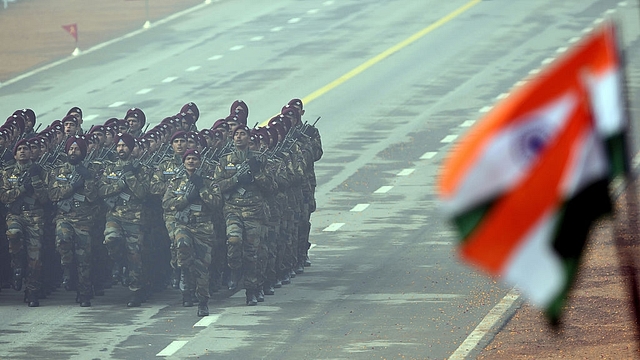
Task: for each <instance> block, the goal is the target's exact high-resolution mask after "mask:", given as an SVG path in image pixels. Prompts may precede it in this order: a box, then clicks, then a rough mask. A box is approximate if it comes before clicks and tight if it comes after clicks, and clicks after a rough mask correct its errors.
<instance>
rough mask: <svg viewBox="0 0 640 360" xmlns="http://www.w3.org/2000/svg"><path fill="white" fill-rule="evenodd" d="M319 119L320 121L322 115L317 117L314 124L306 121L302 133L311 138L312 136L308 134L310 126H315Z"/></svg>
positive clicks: (301, 129)
mask: <svg viewBox="0 0 640 360" xmlns="http://www.w3.org/2000/svg"><path fill="white" fill-rule="evenodd" d="M318 121H320V116H318V118H317V119H316V121H314V122H313V124H312V125H309V122H308V121H305V122H304V124H303V125H302V128H300V133H301V134H302V135H304V136H306V137H308V138H311V136H309V135H307V131H308V130H309V127H314V128H315V127H316V124H317V123H318Z"/></svg>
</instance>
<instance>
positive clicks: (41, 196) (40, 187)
mask: <svg viewBox="0 0 640 360" xmlns="http://www.w3.org/2000/svg"><path fill="white" fill-rule="evenodd" d="M48 178H49V173H48V172H46V171H44V170H42V172H41V173H40V175H39V176H33V177H31V185H33V191H34V196H35V198H36V199H38V201H40V202H41V203H45V202H47V201H49V191H48V189H47V179H48Z"/></svg>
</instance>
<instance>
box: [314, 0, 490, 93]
mask: <svg viewBox="0 0 640 360" xmlns="http://www.w3.org/2000/svg"><path fill="white" fill-rule="evenodd" d="M481 1H482V0H472V1H469V2H468V3H466V4H464V5H463V6H461V7H459V8H457V9H456V10H454V11H453V12H451V13H449V14H448V15H446V16H445V17H443V18H441V19H439V20H438V21H436V22H434V23H433V24H431V25H429V26H427V27H426V28H424V29H422V30H420V31H418V32H417V33H415V34H413V35H411V36H409V37H408V38H406V39H405V40H403V41H401V42H399V43H398V44H396V45H394V46H392V47H390V48H388V49H387V50H385V51H383V52H381V53H380V54H378V55H376V56H374V57H373V58H371V59H369V60H367V61H366V62H364V63H362V64H361V65H358V66H357V67H356V68H354V69H353V70H351V71H349V72H348V73H346V74H344V75H342V76H340V77H339V78H337V79H336V80H334V81H332V82H330V83H329V84H327V85H325V86H323V87H321V88H320V89H318V90H316V91H314V92H312V93H311V94H309V95H307V96H305V97H304V98H303V99H302V102H303V103H304V104H305V105H306V104H308V103H310V102H311V101H313V100H315V99H317V98H319V97H320V96H322V95H324V94H326V93H327V92H329V91H330V90H333V89H334V88H336V87H337V86H338V85H341V84H342V83H344V82H345V81H347V80H349V79H351V78H352V77H354V76H356V75H358V74H360V73H361V72H363V71H365V70H367V69H368V68H370V67H371V66H373V65H375V64H377V63H379V62H380V61H382V60H384V59H385V58H387V57H389V56H390V55H392V54H394V53H396V52H398V51H400V50H401V49H403V48H405V47H407V46H408V45H409V44H411V43H413V42H415V41H416V40H418V39H420V38H422V37H423V36H425V35H427V34H428V33H430V32H432V31H433V30H435V29H437V28H439V27H440V26H442V25H444V24H446V23H448V22H449V21H451V20H453V19H454V18H456V17H458V16H459V15H460V14H462V13H464V12H465V11H467V10H469V9H470V8H471V7H473V6H474V5H476V4H478V3H479V2H481Z"/></svg>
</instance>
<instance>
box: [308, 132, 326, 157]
mask: <svg viewBox="0 0 640 360" xmlns="http://www.w3.org/2000/svg"><path fill="white" fill-rule="evenodd" d="M316 133H317V135H316V136H314V137H312V138H311V149H312V154H313V161H314V162H316V161H318V160H320V159H321V158H322V155H323V154H324V151H323V150H322V139H321V138H320V133H319V132H318V130H317V129H316Z"/></svg>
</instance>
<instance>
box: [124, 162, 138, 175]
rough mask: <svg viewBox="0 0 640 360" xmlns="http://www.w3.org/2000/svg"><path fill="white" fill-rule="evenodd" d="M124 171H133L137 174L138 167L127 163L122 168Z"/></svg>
mask: <svg viewBox="0 0 640 360" xmlns="http://www.w3.org/2000/svg"><path fill="white" fill-rule="evenodd" d="M122 173H123V174H126V173H132V174H134V175H135V174H137V173H138V168H137V167H135V166H133V164H127V165H125V166H124V167H123V168H122Z"/></svg>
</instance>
